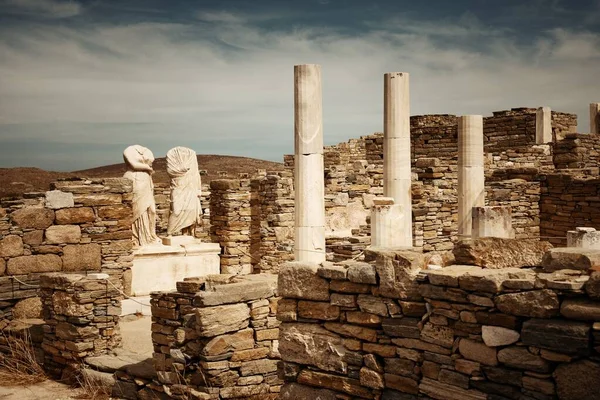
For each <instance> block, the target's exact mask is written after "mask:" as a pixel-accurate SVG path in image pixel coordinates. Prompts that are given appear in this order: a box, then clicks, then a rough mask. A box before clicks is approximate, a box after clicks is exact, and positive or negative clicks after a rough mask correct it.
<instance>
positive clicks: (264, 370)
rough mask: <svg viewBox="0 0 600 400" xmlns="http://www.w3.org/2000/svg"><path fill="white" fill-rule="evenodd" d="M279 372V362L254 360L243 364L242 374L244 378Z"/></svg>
mask: <svg viewBox="0 0 600 400" xmlns="http://www.w3.org/2000/svg"><path fill="white" fill-rule="evenodd" d="M275 371H277V360H269V359H263V360H252V361H246V362H243V363H242V366H241V367H240V373H241V375H242V376H252V375H266V374H268V373H271V372H275Z"/></svg>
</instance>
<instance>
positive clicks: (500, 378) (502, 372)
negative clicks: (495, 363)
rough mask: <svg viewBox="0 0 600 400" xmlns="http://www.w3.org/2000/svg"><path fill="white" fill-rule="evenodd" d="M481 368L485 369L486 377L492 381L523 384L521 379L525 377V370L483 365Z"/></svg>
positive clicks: (513, 384) (505, 383)
mask: <svg viewBox="0 0 600 400" xmlns="http://www.w3.org/2000/svg"><path fill="white" fill-rule="evenodd" d="M481 369H482V370H483V373H484V375H485V377H486V378H487V379H488V380H490V381H492V382H496V383H502V384H504V385H512V386H519V387H520V386H521V380H522V379H523V372H521V371H516V370H514V369H508V368H502V367H490V366H483V367H482V368H481Z"/></svg>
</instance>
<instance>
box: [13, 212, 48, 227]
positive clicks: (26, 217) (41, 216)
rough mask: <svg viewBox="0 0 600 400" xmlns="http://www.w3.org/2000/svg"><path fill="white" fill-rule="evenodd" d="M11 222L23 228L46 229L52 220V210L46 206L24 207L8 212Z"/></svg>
mask: <svg viewBox="0 0 600 400" xmlns="http://www.w3.org/2000/svg"><path fill="white" fill-rule="evenodd" d="M10 218H11V220H12V222H13V223H14V224H16V225H18V226H20V227H21V228H23V229H29V228H32V229H46V228H48V227H49V226H50V225H52V223H53V222H54V211H52V210H50V209H47V208H39V207H25V208H21V209H20V210H17V211H15V212H13V213H12V214H10Z"/></svg>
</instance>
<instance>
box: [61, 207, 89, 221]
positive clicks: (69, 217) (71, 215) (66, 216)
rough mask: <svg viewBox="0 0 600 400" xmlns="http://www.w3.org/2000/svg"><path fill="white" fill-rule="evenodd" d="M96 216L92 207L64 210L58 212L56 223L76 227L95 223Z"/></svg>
mask: <svg viewBox="0 0 600 400" xmlns="http://www.w3.org/2000/svg"><path fill="white" fill-rule="evenodd" d="M95 220H96V216H95V215H94V210H93V209H92V208H91V207H76V208H63V209H61V210H56V223H57V224H59V225H74V224H85V223H89V222H94V221H95Z"/></svg>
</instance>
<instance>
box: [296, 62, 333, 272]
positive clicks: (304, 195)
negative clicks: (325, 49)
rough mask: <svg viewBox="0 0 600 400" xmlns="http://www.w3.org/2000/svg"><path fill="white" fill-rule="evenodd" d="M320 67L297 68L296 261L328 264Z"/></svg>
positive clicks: (309, 65) (304, 66) (305, 65)
mask: <svg viewBox="0 0 600 400" xmlns="http://www.w3.org/2000/svg"><path fill="white" fill-rule="evenodd" d="M322 111H323V108H322V98H321V66H320V65H317V64H304V65H296V66H294V157H295V162H294V182H295V185H296V188H295V192H296V196H295V208H296V224H295V244H294V256H295V258H296V261H303V262H315V263H320V262H323V261H325V198H324V191H325V189H324V186H325V182H324V174H323V112H322Z"/></svg>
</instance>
